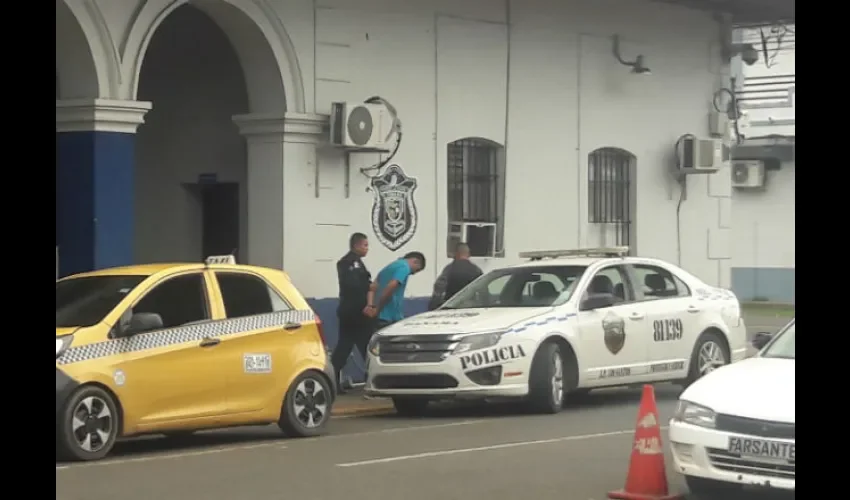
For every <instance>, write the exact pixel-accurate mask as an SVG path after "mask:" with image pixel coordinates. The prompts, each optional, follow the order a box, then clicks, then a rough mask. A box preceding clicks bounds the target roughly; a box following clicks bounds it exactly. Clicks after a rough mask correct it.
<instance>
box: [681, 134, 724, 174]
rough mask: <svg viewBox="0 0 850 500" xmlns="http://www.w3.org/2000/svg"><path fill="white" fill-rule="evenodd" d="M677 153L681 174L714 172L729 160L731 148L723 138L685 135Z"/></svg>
mask: <svg viewBox="0 0 850 500" xmlns="http://www.w3.org/2000/svg"><path fill="white" fill-rule="evenodd" d="M676 155H677V157H678V166H679V173H680V174H713V173H714V172H717V171H718V170H720V167H721V166H723V162H724V161H728V160H729V148H728V147H727V146H726V145H725V144H723V140H721V139H701V138H699V137H685V138H684V139H682V140H681V141H680V142H679V146H678V148H677V151H676Z"/></svg>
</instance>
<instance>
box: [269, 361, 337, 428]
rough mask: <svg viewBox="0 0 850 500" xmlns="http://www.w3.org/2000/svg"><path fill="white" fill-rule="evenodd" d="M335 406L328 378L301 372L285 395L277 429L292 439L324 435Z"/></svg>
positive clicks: (313, 373)
mask: <svg viewBox="0 0 850 500" xmlns="http://www.w3.org/2000/svg"><path fill="white" fill-rule="evenodd" d="M332 406H333V394H332V393H331V388H330V385H329V384H328V382H327V380H326V379H325V377H324V376H323V375H322V374H321V373H319V372H316V371H308V372H305V373H302V374H301V375H300V376H298V378H296V379H295V381H294V382H293V383H292V385H291V386H290V387H289V390H288V391H287V393H286V398H284V401H283V408H282V409H281V412H280V420H279V421H278V426H279V427H280V429H281V430H282V431H283V432H284V434H286V435H287V436H290V437H312V436H318V435H321V434H324V432H325V428H326V427H327V423H328V420H329V419H330V416H331V409H332Z"/></svg>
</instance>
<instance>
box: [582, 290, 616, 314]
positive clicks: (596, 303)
mask: <svg viewBox="0 0 850 500" xmlns="http://www.w3.org/2000/svg"><path fill="white" fill-rule="evenodd" d="M616 303H617V302H616V298H615V297H614V295H612V294H610V293H596V294H593V295H589V296H588V297H587V298H586V299H584V300H583V301H582V302H581V305H580V306H579V309H580V310H582V311H593V310H594V309H603V308H605V307H611V306H613V305H614V304H616Z"/></svg>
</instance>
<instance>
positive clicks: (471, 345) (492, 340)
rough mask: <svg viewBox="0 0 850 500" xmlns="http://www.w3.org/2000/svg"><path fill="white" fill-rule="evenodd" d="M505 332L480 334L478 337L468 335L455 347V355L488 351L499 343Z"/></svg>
mask: <svg viewBox="0 0 850 500" xmlns="http://www.w3.org/2000/svg"><path fill="white" fill-rule="evenodd" d="M504 333H505V332H494V333H479V334H476V335H468V336H466V337H464V338H463V339H461V341H460V342H459V343H458V345H457V346H456V347H455V349H454V351H452V353H453V354H462V353H465V352H467V351H477V350H478V349H486V348H488V347H492V346H494V345H496V344H498V343H499V340H501V338H502V335H503V334H504Z"/></svg>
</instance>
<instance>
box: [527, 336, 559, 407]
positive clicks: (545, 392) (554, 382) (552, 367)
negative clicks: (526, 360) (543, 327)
mask: <svg viewBox="0 0 850 500" xmlns="http://www.w3.org/2000/svg"><path fill="white" fill-rule="evenodd" d="M564 372H565V367H564V355H563V353H562V352H561V347H560V346H559V345H558V344H556V343H554V342H547V343H545V344H543V345H542V346H540V348H539V349H538V350H537V352H536V353H535V354H534V360H533V361H532V363H531V375H530V376H529V378H528V383H529V400H530V401H529V402H530V403H531V406H532V409H534V410H535V411H537V412H540V413H558V412H559V411H561V408H562V407H563V404H564Z"/></svg>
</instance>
